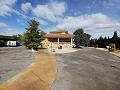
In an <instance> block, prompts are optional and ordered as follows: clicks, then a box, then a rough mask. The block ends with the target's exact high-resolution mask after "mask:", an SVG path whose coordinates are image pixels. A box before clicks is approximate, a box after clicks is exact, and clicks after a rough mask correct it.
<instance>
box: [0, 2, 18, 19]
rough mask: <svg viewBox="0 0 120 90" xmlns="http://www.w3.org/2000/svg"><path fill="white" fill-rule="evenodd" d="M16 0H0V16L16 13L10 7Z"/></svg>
mask: <svg viewBox="0 0 120 90" xmlns="http://www.w3.org/2000/svg"><path fill="white" fill-rule="evenodd" d="M16 1H17V0H1V1H0V16H2V17H4V16H10V15H11V13H13V12H14V13H18V12H17V11H16V10H14V9H13V8H12V6H13V5H14V4H15V2H16Z"/></svg>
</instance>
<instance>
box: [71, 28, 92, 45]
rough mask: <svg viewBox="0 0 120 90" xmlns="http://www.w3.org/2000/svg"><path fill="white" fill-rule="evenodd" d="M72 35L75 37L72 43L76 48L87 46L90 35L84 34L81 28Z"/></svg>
mask: <svg viewBox="0 0 120 90" xmlns="http://www.w3.org/2000/svg"><path fill="white" fill-rule="evenodd" d="M73 34H74V35H75V37H74V42H75V45H76V47H79V46H88V44H89V39H90V37H91V35H89V34H87V33H84V30H83V29H82V28H81V29H78V30H76V31H75V32H74V33H73Z"/></svg>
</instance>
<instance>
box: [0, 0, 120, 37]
mask: <svg viewBox="0 0 120 90" xmlns="http://www.w3.org/2000/svg"><path fill="white" fill-rule="evenodd" d="M119 16H120V0H0V35H15V34H19V33H20V34H22V33H24V32H25V28H27V27H28V23H27V22H28V21H29V20H31V19H33V18H35V19H36V20H37V21H39V22H40V23H41V25H40V26H39V28H40V29H41V30H43V31H45V32H47V33H49V31H52V30H60V29H62V30H68V31H69V33H73V32H74V31H75V30H76V29H78V28H83V29H84V30H85V32H86V33H89V34H91V35H92V37H93V38H97V37H99V36H110V37H111V36H112V35H113V32H114V31H117V32H118V35H119V36H120V17H119Z"/></svg>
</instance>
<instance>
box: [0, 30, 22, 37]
mask: <svg viewBox="0 0 120 90" xmlns="http://www.w3.org/2000/svg"><path fill="white" fill-rule="evenodd" d="M17 34H22V32H19V31H18V30H15V29H11V28H8V29H6V30H2V31H1V32H0V35H7V36H12V35H17Z"/></svg>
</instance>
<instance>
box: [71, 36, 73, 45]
mask: <svg viewBox="0 0 120 90" xmlns="http://www.w3.org/2000/svg"><path fill="white" fill-rule="evenodd" d="M72 45H73V39H72V38H71V46H72Z"/></svg>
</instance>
